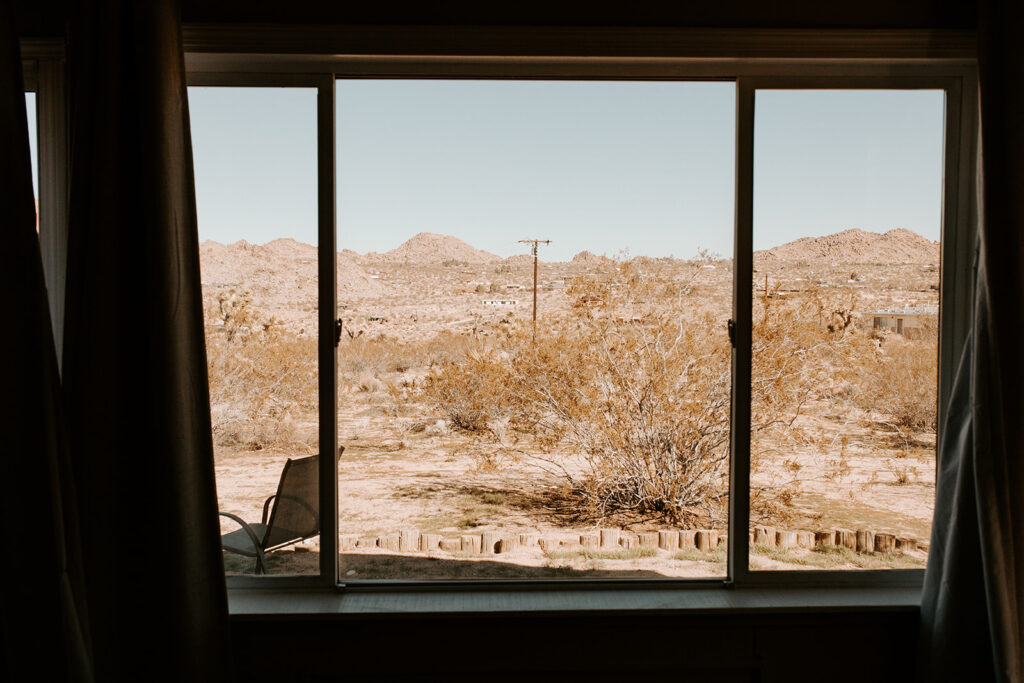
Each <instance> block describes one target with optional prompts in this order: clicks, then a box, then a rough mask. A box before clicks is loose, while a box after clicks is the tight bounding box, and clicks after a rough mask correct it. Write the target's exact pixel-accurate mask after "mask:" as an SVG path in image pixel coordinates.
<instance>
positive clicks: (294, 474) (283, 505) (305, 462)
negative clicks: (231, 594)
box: [220, 449, 340, 574]
mask: <svg viewBox="0 0 1024 683" xmlns="http://www.w3.org/2000/svg"><path fill="white" fill-rule="evenodd" d="M339 450H340V449H339ZM318 461H319V456H316V455H310V456H308V457H305V458H296V459H295V460H292V459H291V458H289V459H288V462H286V463H285V464H284V469H283V470H281V481H280V482H278V484H277V493H275V494H274V495H272V496H271V497H270V498H267V500H266V502H265V503H263V520H262V521H261V522H260V523H259V524H255V523H254V524H249V523H247V522H245V521H244V520H243V519H242V518H241V517H238V516H237V515H233V514H231V513H230V512H221V513H220V514H221V515H222V516H224V517H227V518H229V519H232V520H234V521H236V522H238V524H240V525H241V527H242V528H241V529H238V530H236V531H232V532H231V533H228V534H224V535H222V536H221V537H220V542H221V546H222V547H223V548H224V550H226V551H227V552H229V553H236V554H238V555H244V556H246V557H255V558H256V573H257V574H264V573H266V571H267V564H266V555H267V553H271V552H274V551H275V550H280V549H281V548H285V547H287V546H289V545H292V544H293V543H298V542H299V541H304V540H306V539H307V538H313V537H314V536H317V535H319V534H320V515H319V514H318V513H317V510H318V507H319V495H320V494H319V487H318V485H317V483H318V481H319V479H320V477H319V469H318V467H319V464H318Z"/></svg>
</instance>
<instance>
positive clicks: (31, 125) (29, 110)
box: [25, 92, 39, 232]
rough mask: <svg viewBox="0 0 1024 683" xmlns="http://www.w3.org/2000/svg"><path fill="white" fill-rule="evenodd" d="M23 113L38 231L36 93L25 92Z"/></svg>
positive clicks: (37, 229) (37, 228)
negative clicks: (26, 119)
mask: <svg viewBox="0 0 1024 683" xmlns="http://www.w3.org/2000/svg"><path fill="white" fill-rule="evenodd" d="M25 113H26V114H27V115H28V145H29V151H30V153H31V155H32V193H33V196H34V197H35V198H36V231H37V232H38V231H39V218H38V214H39V132H38V126H37V120H36V94H35V93H34V92H27V93H25Z"/></svg>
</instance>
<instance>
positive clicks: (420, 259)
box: [337, 80, 735, 581]
mask: <svg viewBox="0 0 1024 683" xmlns="http://www.w3.org/2000/svg"><path fill="white" fill-rule="evenodd" d="M337 104H338V177H339V179H338V198H339V214H338V215H339V245H340V247H341V248H342V252H341V253H340V254H339V257H338V263H339V270H340V273H339V304H340V308H341V317H342V318H343V319H344V321H345V330H346V332H345V334H343V336H342V342H341V346H340V348H339V392H340V394H341V400H340V414H339V436H340V442H339V443H340V444H341V445H342V446H344V448H345V452H344V454H343V455H342V458H341V464H340V499H341V510H340V513H341V519H340V531H341V549H342V555H341V562H340V564H341V572H342V576H341V579H342V580H344V581H354V580H360V579H453V578H458V579H506V578H524V579H528V578H551V577H555V578H561V577H581V578H594V577H619V578H629V577H664V576H722V575H724V574H725V567H726V564H725V544H724V543H723V542H722V541H724V535H725V531H726V527H727V519H726V509H727V503H728V499H727V496H728V490H727V479H728V435H729V397H730V357H731V354H730V348H729V341H728V334H727V327H726V321H727V320H728V318H729V315H730V309H731V287H732V265H731V258H730V256H731V254H732V249H733V246H732V235H733V203H734V198H733V176H734V135H735V131H734V120H735V119H734V111H735V86H734V84H732V83H612V82H524V81H490V82H487V81H401V80H391V81H342V82H339V84H338V100H337ZM530 240H540V242H538V243H536V244H537V248H538V258H539V263H538V264H537V270H536V284H537V288H536V290H535V289H534V273H535V271H534V260H533V257H532V255H531V251H532V249H533V248H534V243H533V242H531V241H530ZM548 240H550V242H548ZM534 292H536V300H537V304H536V306H537V320H536V333H535V334H536V336H534V323H533V300H534ZM698 542H699V543H700V546H701V547H700V549H698V548H697V547H696V544H697V543H698Z"/></svg>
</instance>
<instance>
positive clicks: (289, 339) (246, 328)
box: [206, 290, 318, 451]
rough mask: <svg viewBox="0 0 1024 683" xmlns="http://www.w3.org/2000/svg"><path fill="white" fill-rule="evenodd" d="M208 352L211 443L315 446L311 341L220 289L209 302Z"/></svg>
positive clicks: (313, 343)
mask: <svg viewBox="0 0 1024 683" xmlns="http://www.w3.org/2000/svg"><path fill="white" fill-rule="evenodd" d="M206 357H207V367H208V373H209V382H210V415H211V419H212V422H213V437H214V441H215V443H217V444H218V445H221V446H232V447H240V448H246V449H250V450H259V449H263V448H270V447H280V448H295V447H299V448H302V449H305V450H309V451H313V450H315V449H316V447H317V433H316V429H315V424H316V406H317V389H318V386H317V376H318V368H317V362H316V358H317V356H316V340H315V339H310V338H308V337H304V336H299V335H296V334H294V333H292V332H289V331H287V330H285V329H283V328H282V327H281V326H280V325H279V323H278V322H277V321H276V320H274V319H273V318H270V317H267V316H265V315H263V314H262V313H261V312H260V311H258V310H257V309H255V308H254V307H253V305H252V299H251V297H250V296H249V295H248V293H247V292H237V291H235V290H225V291H222V292H219V293H218V295H217V296H216V297H215V298H214V299H213V300H211V301H210V302H209V303H208V304H207V306H206Z"/></svg>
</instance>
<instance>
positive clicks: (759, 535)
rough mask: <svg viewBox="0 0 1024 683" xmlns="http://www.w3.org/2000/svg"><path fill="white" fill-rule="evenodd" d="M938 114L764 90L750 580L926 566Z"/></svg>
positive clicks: (911, 97)
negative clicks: (765, 575)
mask: <svg viewBox="0 0 1024 683" xmlns="http://www.w3.org/2000/svg"><path fill="white" fill-rule="evenodd" d="M943 107H944V96H943V93H942V92H941V91H863V90H861V91H823V90H810V91H808V90H804V91H797V90H764V91H758V92H757V93H756V100H755V127H754V249H755V254H754V291H753V297H754V301H753V310H754V314H753V354H752V356H753V365H752V405H751V413H752V418H751V423H752V426H751V429H752V433H751V525H752V526H751V537H752V542H753V544H754V545H753V546H752V547H751V560H750V566H751V568H752V569H757V570H773V569H886V568H915V567H918V568H919V567H923V566H924V565H925V563H926V560H927V543H928V540H929V535H930V532H931V519H932V510H933V504H934V496H935V447H936V388H937V384H938V377H937V347H938V303H939V267H938V263H939V241H938V240H939V237H940V228H941V220H942V216H941V212H942V163H943V148H942V145H943Z"/></svg>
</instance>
